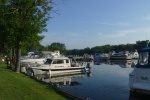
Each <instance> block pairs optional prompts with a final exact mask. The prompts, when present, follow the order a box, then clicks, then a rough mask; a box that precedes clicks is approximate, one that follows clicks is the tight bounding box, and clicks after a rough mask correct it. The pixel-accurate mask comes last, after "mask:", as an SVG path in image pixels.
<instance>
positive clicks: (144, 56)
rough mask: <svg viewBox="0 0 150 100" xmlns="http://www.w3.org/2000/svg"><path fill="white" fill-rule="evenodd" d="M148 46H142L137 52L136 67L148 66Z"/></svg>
mask: <svg viewBox="0 0 150 100" xmlns="http://www.w3.org/2000/svg"><path fill="white" fill-rule="evenodd" d="M149 55H150V47H147V48H144V49H142V50H141V51H140V53H139V59H138V64H137V65H136V68H150V58H149V57H150V56H149Z"/></svg>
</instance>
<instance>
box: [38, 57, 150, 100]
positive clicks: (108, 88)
mask: <svg viewBox="0 0 150 100" xmlns="http://www.w3.org/2000/svg"><path fill="white" fill-rule="evenodd" d="M112 63H113V64H112ZM136 63H137V60H132V61H115V63H114V62H111V61H108V62H106V61H103V60H102V61H101V62H99V64H98V65H95V64H94V62H90V65H91V69H90V71H87V72H84V73H83V72H75V73H62V74H61V73H59V74H55V75H54V74H51V76H49V75H37V76H38V77H37V76H36V78H37V79H38V80H42V81H43V82H46V83H48V84H52V85H53V86H55V87H56V88H58V89H62V90H63V91H67V92H68V93H71V94H74V95H76V96H79V97H83V98H86V99H89V100H148V99H147V98H150V96H149V95H146V94H143V93H139V94H131V93H130V88H129V74H130V73H131V72H132V71H133V70H134V67H135V65H136ZM125 65H126V66H125ZM122 66H124V67H122ZM79 100H80V99H79ZM81 100H82V99H81Z"/></svg>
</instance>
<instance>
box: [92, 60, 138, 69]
mask: <svg viewBox="0 0 150 100" xmlns="http://www.w3.org/2000/svg"><path fill="white" fill-rule="evenodd" d="M137 62H138V60H136V59H135V60H101V61H99V62H94V65H101V64H108V65H119V66H120V67H121V68H134V67H135V65H136V64H137Z"/></svg>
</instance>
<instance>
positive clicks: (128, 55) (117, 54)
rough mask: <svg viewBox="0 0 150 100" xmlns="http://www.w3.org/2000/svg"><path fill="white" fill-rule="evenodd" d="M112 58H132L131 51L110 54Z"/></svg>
mask: <svg viewBox="0 0 150 100" xmlns="http://www.w3.org/2000/svg"><path fill="white" fill-rule="evenodd" d="M110 59H111V60H130V59H132V57H131V56H130V54H129V53H115V54H113V55H110Z"/></svg>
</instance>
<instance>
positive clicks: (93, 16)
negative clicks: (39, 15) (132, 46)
mask: <svg viewBox="0 0 150 100" xmlns="http://www.w3.org/2000/svg"><path fill="white" fill-rule="evenodd" d="M59 2H61V0H59ZM54 10H55V11H57V13H59V15H58V14H55V13H53V12H52V17H53V18H52V19H50V21H49V22H48V25H47V29H48V32H44V33H43V34H42V35H44V36H45V38H44V39H43V40H42V41H41V44H42V45H45V46H46V45H50V44H51V43H53V42H60V43H64V44H65V46H66V48H67V49H84V48H86V47H90V48H92V47H95V46H102V45H107V44H110V45H118V44H127V43H136V41H138V40H140V41H143V40H146V39H148V40H150V0H66V1H64V4H60V5H57V6H55V7H54Z"/></svg>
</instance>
